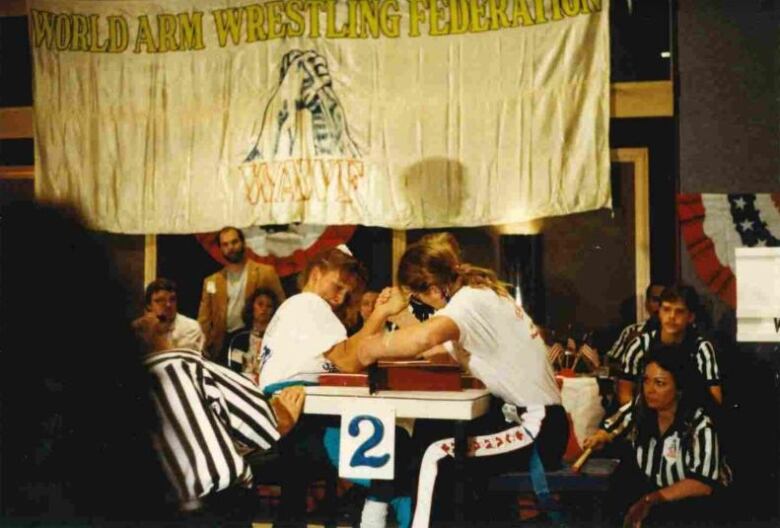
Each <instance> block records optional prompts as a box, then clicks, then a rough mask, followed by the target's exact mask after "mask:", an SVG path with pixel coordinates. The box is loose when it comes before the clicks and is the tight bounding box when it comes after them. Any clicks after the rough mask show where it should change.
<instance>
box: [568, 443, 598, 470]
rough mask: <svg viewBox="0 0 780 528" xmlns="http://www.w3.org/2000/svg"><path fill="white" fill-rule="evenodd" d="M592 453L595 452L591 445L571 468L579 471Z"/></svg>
mask: <svg viewBox="0 0 780 528" xmlns="http://www.w3.org/2000/svg"><path fill="white" fill-rule="evenodd" d="M591 453H593V448H592V447H589V448H587V449H586V450H585V451H583V452H582V454H581V455H580V457H579V458H578V459H577V460H576V461H575V462H574V464H572V465H571V470H572V471H574V472H575V473H579V472H580V469H582V466H583V465H584V464H585V462H587V460H588V458H590V455H591Z"/></svg>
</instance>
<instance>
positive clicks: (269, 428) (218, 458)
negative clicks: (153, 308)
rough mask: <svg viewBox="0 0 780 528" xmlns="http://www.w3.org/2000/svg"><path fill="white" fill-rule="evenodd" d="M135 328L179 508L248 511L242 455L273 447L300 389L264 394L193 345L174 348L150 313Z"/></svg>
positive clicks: (248, 479) (249, 475) (286, 427)
mask: <svg viewBox="0 0 780 528" xmlns="http://www.w3.org/2000/svg"><path fill="white" fill-rule="evenodd" d="M133 326H134V328H135V330H136V334H137V335H138V337H139V340H140V341H141V342H142V344H143V347H144V349H145V350H144V352H145V353H146V356H145V358H144V364H145V365H146V368H147V369H148V371H149V373H150V374H151V376H152V379H151V387H152V398H153V401H154V404H155V406H156V408H157V412H158V415H159V418H160V422H159V429H157V430H156V431H155V435H154V441H155V445H156V447H157V450H158V452H159V455H160V458H161V461H162V464H163V468H164V469H165V471H166V473H167V475H168V477H169V479H170V481H171V483H172V484H173V487H174V488H175V490H176V493H177V495H178V500H179V506H180V509H181V510H182V511H193V510H199V509H201V507H202V506H204V503H205V505H207V506H209V507H210V508H211V509H212V510H213V511H215V512H216V511H218V510H220V509H223V512H224V513H231V514H233V515H238V516H247V517H249V516H251V509H252V506H253V503H254V502H255V500H256V499H254V498H253V497H252V496H251V494H250V493H248V492H247V490H248V489H250V488H251V486H252V481H253V471H252V468H251V467H250V463H249V462H248V460H247V455H249V454H250V453H252V452H253V451H255V450H257V449H260V450H268V449H270V448H271V447H272V446H273V445H274V444H276V442H277V441H278V440H279V438H280V437H281V436H282V435H285V434H287V433H288V432H289V431H290V430H291V429H292V428H293V426H294V425H295V423H296V422H297V421H298V418H299V417H300V414H301V409H302V408H303V400H304V392H303V389H302V388H301V387H291V388H289V389H286V390H284V391H281V392H280V393H279V394H278V395H277V396H276V397H274V398H271V399H268V398H266V397H265V396H264V395H263V393H262V392H261V391H260V389H259V388H258V387H257V386H256V385H254V384H253V383H252V382H251V381H250V380H248V379H246V378H245V377H243V376H242V375H241V374H238V373H235V372H233V371H231V370H230V369H228V368H227V367H223V366H221V365H217V364H216V363H213V362H211V361H208V360H205V359H203V357H202V356H201V355H200V353H198V352H196V351H194V350H189V349H184V348H181V349H174V348H172V346H171V343H170V340H169V337H168V334H167V332H166V328H165V327H164V325H162V324H161V323H160V321H159V320H158V319H157V318H156V317H155V316H154V315H153V314H151V313H148V314H147V315H145V316H143V317H141V318H139V319H137V320H136V321H135V322H134V323H133ZM236 512H239V513H236Z"/></svg>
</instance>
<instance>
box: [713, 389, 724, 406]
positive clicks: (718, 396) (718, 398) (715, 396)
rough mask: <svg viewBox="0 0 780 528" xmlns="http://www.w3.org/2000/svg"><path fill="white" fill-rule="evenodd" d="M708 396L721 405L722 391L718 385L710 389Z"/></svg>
mask: <svg viewBox="0 0 780 528" xmlns="http://www.w3.org/2000/svg"><path fill="white" fill-rule="evenodd" d="M710 394H712V399H714V400H715V401H716V402H718V404H721V403H723V389H721V387H720V385H713V386H712V387H710Z"/></svg>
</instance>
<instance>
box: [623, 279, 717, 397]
mask: <svg viewBox="0 0 780 528" xmlns="http://www.w3.org/2000/svg"><path fill="white" fill-rule="evenodd" d="M698 306H699V297H698V295H697V294H696V291H695V290H694V289H693V288H692V287H690V286H670V287H668V288H665V289H664V291H663V293H661V307H660V308H659V310H658V319H659V326H660V328H659V329H658V330H651V331H649V332H645V333H643V334H640V335H639V336H637V337H636V338H635V339H634V340H633V341H632V342H631V343H630V344H629V346H628V350H626V353H625V355H624V356H623V361H622V365H621V372H620V378H621V379H620V380H618V400H619V402H620V404H621V405H623V404H626V403H628V402H629V401H631V399H632V398H633V394H634V387H635V383H636V380H637V379H638V378H639V375H640V374H641V372H642V370H643V368H644V364H645V356H646V355H647V354H648V352H649V351H650V350H651V349H652V348H656V347H658V346H659V345H673V344H675V345H679V346H680V349H681V351H682V352H683V353H684V354H687V355H688V356H689V357H690V358H691V360H692V361H693V362H694V363H695V364H696V367H697V368H698V370H699V373H700V374H701V375H702V377H703V378H704V381H705V383H706V385H707V386H708V387H709V391H710V394H711V395H712V397H713V398H714V399H715V401H716V402H718V403H721V401H722V400H723V393H722V390H721V378H720V369H719V368H718V360H717V357H716V355H715V348H714V347H713V346H712V343H711V342H710V341H708V340H706V339H704V338H703V337H701V336H700V335H698V333H697V332H696V329H695V328H693V327H692V325H693V322H694V320H695V318H696V315H695V314H696V310H697V309H698Z"/></svg>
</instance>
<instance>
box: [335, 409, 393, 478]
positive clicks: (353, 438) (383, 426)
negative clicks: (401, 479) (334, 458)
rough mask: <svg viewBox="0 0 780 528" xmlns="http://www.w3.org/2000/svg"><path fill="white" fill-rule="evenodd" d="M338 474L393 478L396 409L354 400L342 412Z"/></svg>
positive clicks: (354, 476)
mask: <svg viewBox="0 0 780 528" xmlns="http://www.w3.org/2000/svg"><path fill="white" fill-rule="evenodd" d="M339 444H340V445H339V476H340V477H343V478H360V479H377V480H392V479H393V477H394V475H393V466H394V461H395V411H394V410H393V409H392V408H388V407H385V406H382V405H373V404H371V405H369V404H368V402H365V401H361V402H356V404H355V405H349V406H346V407H344V408H343V409H342V412H341V438H340V440H339Z"/></svg>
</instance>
